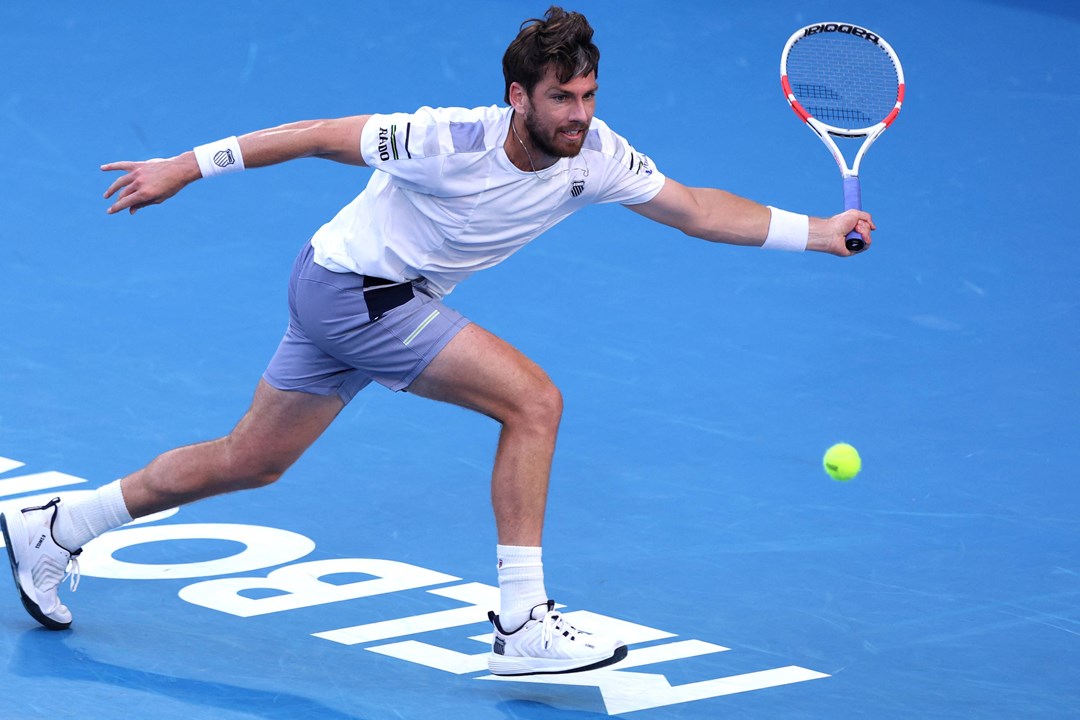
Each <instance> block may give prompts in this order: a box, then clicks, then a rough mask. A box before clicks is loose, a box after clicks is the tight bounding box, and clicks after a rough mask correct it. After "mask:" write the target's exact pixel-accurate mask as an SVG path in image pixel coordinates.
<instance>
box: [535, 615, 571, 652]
mask: <svg viewBox="0 0 1080 720" xmlns="http://www.w3.org/2000/svg"><path fill="white" fill-rule="evenodd" d="M543 622H544V625H543V633H542V635H541V638H542V639H543V641H544V649H545V650H546V649H547V648H548V647H549V646H550V645H551V638H552V637H553V636H554V635H555V633H556V632H558V633H559V634H560V635H564V636H566V637H567V638H569V639H570V640H573V639H574V636H576V635H577V634H578V633H581V631H580V630H578V629H577V628H576V627H574V626H573V625H571V624H570V623H564V621H563V620H562V615H560V614H559V613H557V612H555V611H554V610H548V611H547V612H546V613H544V621H543Z"/></svg>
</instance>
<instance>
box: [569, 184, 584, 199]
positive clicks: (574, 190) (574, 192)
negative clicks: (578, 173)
mask: <svg viewBox="0 0 1080 720" xmlns="http://www.w3.org/2000/svg"><path fill="white" fill-rule="evenodd" d="M583 192H585V181H584V180H575V181H574V182H572V183H570V195H571V196H572V197H577V196H578V195H580V194H581V193H583Z"/></svg>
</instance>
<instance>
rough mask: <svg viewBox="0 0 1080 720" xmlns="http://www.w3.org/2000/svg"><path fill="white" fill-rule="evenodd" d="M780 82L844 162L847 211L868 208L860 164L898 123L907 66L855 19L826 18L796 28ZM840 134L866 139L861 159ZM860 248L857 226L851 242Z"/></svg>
mask: <svg viewBox="0 0 1080 720" xmlns="http://www.w3.org/2000/svg"><path fill="white" fill-rule="evenodd" d="M780 85H781V87H782V88H783V90H784V97H785V98H787V101H788V103H789V104H790V105H791V109H792V110H794V111H795V114H796V115H798V116H799V118H800V119H801V120H802V121H803V122H805V123H806V124H807V125H808V126H809V127H810V129H811V130H813V131H814V133H815V134H816V135H817V136H818V137H819V138H821V141H822V142H823V143H825V147H826V148H828V149H829V152H831V153H832V156H833V158H834V159H835V160H836V164H837V165H838V166H840V175H841V177H842V178H843V181H844V209H845V210H851V209H852V208H854V209H856V210H861V209H862V187H861V185H860V183H859V166H860V165H861V164H862V159H863V156H864V155H865V154H866V151H867V150H868V149H869V148H870V146H871V145H873V144H874V141H875V140H877V139H878V138H879V137H880V136H881V133H883V132H885V130H886V128H888V127H889V126H890V125H892V124H893V122H894V121H895V120H896V117H897V115H899V114H900V106H901V105H902V104H903V102H904V70H903V68H902V67H901V66H900V58H898V57H897V56H896V52H895V51H893V49H892V47H891V46H890V45H889V43H887V42H885V40H884V39H883V38H882V37H881V36H880V35H878V34H877V33H875V32H872V31H870V30H867V29H866V28H864V27H859V26H858V25H853V24H851V23H839V22H823V23H814V24H813V25H807V26H806V27H804V28H802V29H800V30H798V31H796V32H795V34H794V35H792V36H791V38H789V39H788V41H787V45H785V46H784V52H783V54H782V55H781V56H780ZM834 137H839V138H855V139H858V138H862V139H863V142H862V146H861V147H860V148H859V152H858V153H857V154H856V155H855V162H854V163H853V164H852V165H851V166H848V164H847V160H846V159H845V158H844V155H843V153H841V152H840V148H839V147H838V146H837V144H836V140H834V139H833V138H834ZM845 244H846V245H847V248H848V250H851V251H852V252H859V251H860V250H862V249H863V247H865V243H864V241H863V239H862V236H860V235H859V234H858V233H857V232H855V231H854V230H853V231H851V232H850V233H848V236H847V240H846V242H845Z"/></svg>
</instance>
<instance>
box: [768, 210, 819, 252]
mask: <svg viewBox="0 0 1080 720" xmlns="http://www.w3.org/2000/svg"><path fill="white" fill-rule="evenodd" d="M769 210H770V211H771V212H772V217H771V218H769V235H768V236H767V237H766V238H765V242H764V243H762V245H761V247H763V248H765V249H766V250H787V251H788V252H802V251H803V250H806V243H807V241H808V240H809V239H810V218H809V217H808V216H806V215H799V214H797V213H793V212H788V211H787V210H781V209H779V208H774V207H773V206H772V205H770V206H769Z"/></svg>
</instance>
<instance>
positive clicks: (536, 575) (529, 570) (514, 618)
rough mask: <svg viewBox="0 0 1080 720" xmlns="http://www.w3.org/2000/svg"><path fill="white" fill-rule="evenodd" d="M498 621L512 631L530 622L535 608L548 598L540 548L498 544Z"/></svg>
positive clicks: (505, 628) (508, 630) (504, 627)
mask: <svg viewBox="0 0 1080 720" xmlns="http://www.w3.org/2000/svg"><path fill="white" fill-rule="evenodd" d="M496 551H497V552H498V555H499V624H500V625H502V628H503V630H506V631H507V632H513V631H515V630H517V629H518V628H519V627H521V626H522V625H524V624H525V623H526V622H528V620H529V617H530V613H531V612H532V609H533V608H534V607H536V606H537V605H542V604H544V603H546V602H547V601H548V596H547V591H546V590H545V589H544V564H543V563H542V562H541V560H540V548H538V547H520V546H515V545H498V546H497V547H496Z"/></svg>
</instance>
